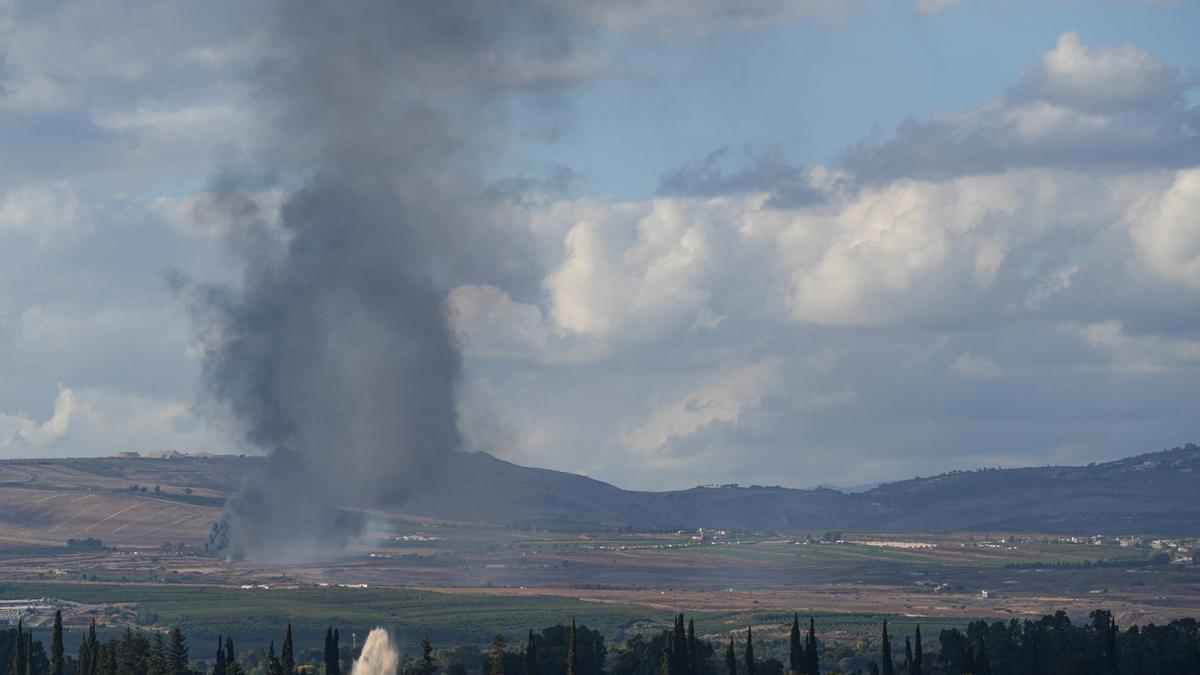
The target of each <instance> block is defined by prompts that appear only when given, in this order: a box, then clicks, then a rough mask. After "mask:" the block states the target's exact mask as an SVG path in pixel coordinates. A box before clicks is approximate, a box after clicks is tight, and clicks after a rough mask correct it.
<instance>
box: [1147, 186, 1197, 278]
mask: <svg viewBox="0 0 1200 675" xmlns="http://www.w3.org/2000/svg"><path fill="white" fill-rule="evenodd" d="M1131 213H1132V218H1131V221H1132V222H1131V224H1130V232H1131V234H1132V236H1133V240H1134V242H1135V243H1136V246H1137V253H1138V257H1139V259H1140V260H1141V261H1142V263H1143V264H1144V265H1145V266H1146V268H1147V269H1149V270H1150V271H1151V272H1152V273H1154V274H1156V275H1157V276H1159V277H1161V278H1163V279H1168V280H1171V281H1175V282H1178V283H1181V284H1184V285H1186V286H1188V287H1190V288H1193V289H1200V168H1194V169H1187V170H1184V171H1180V172H1179V173H1178V174H1176V176H1175V182H1174V183H1173V184H1172V185H1171V186H1170V188H1169V189H1168V190H1166V191H1165V192H1163V193H1161V194H1160V195H1153V194H1151V195H1147V199H1146V200H1145V203H1144V204H1141V205H1137V206H1136V207H1134V208H1133V209H1131Z"/></svg>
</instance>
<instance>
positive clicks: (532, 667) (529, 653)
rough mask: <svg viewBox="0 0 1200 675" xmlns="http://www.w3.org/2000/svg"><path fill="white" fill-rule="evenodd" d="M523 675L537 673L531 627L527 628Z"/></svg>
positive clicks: (535, 674) (535, 648)
mask: <svg viewBox="0 0 1200 675" xmlns="http://www.w3.org/2000/svg"><path fill="white" fill-rule="evenodd" d="M524 675H538V667H537V644H536V643H535V642H534V641H533V629H530V630H529V641H528V642H526V643H525V674H524Z"/></svg>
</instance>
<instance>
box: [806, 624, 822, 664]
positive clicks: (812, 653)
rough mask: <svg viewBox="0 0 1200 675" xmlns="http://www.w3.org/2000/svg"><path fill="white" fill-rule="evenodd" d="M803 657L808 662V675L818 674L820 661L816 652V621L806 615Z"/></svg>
mask: <svg viewBox="0 0 1200 675" xmlns="http://www.w3.org/2000/svg"><path fill="white" fill-rule="evenodd" d="M804 657H805V659H804V660H805V661H806V662H807V663H808V675H820V673H821V661H820V659H819V655H818V654H817V622H816V620H815V619H813V618H812V617H811V616H810V617H808V642H807V644H806V645H805V646H804Z"/></svg>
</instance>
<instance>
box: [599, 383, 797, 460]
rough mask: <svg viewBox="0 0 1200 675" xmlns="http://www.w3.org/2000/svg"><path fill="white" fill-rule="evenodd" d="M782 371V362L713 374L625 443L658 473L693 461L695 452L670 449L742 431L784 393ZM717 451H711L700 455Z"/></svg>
mask: <svg viewBox="0 0 1200 675" xmlns="http://www.w3.org/2000/svg"><path fill="white" fill-rule="evenodd" d="M781 367H782V364H781V363H780V361H779V360H777V359H767V360H764V361H762V362H760V363H755V364H750V365H742V366H736V367H733V368H730V369H728V370H726V371H724V372H720V373H717V374H715V375H712V376H710V377H709V378H707V379H706V380H705V381H703V382H701V383H700V384H699V385H698V386H695V387H694V388H691V389H689V390H688V391H687V392H686V393H684V394H683V395H682V396H679V397H678V398H675V399H673V400H671V401H668V402H666V403H663V404H661V405H658V406H657V407H655V408H654V410H653V411H652V412H651V413H650V415H649V417H648V418H646V420H645V421H643V422H642V423H641V424H640V425H638V426H637V427H635V428H633V429H631V430H629V431H627V432H625V433H623V434H621V442H622V444H623V445H625V446H626V447H628V448H629V449H631V450H633V451H634V452H635V453H636V454H637V456H638V458H639V460H641V461H644V462H646V463H647V464H648V465H650V466H652V467H655V468H664V467H669V466H673V465H678V464H683V463H686V462H688V461H692V460H693V459H695V454H696V451H694V450H689V451H683V452H680V451H678V450H677V449H674V448H672V447H671V446H673V445H675V444H680V443H686V442H687V440H688V439H689V437H692V436H694V435H696V434H697V433H698V432H701V431H705V430H712V429H718V428H732V427H737V426H738V425H739V424H740V423H742V422H743V419H744V417H745V416H746V415H747V414H749V413H750V412H751V411H753V410H755V409H756V408H758V407H759V406H760V405H761V404H762V403H763V400H764V399H765V398H767V397H768V396H770V395H772V394H774V393H777V392H778V391H779V388H780V386H781V384H782V383H781V379H780V369H781ZM714 450H716V449H715V448H712V447H706V448H702V449H700V450H699V452H700V453H711V452H713V451H714Z"/></svg>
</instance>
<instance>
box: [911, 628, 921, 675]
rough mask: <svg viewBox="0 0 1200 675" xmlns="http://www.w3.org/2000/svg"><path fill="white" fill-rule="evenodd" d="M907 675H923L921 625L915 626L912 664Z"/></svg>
mask: <svg viewBox="0 0 1200 675" xmlns="http://www.w3.org/2000/svg"><path fill="white" fill-rule="evenodd" d="M909 675H925V648H924V647H922V646H921V624H917V633H916V635H915V636H914V637H913V662H912V670H911V671H909Z"/></svg>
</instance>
